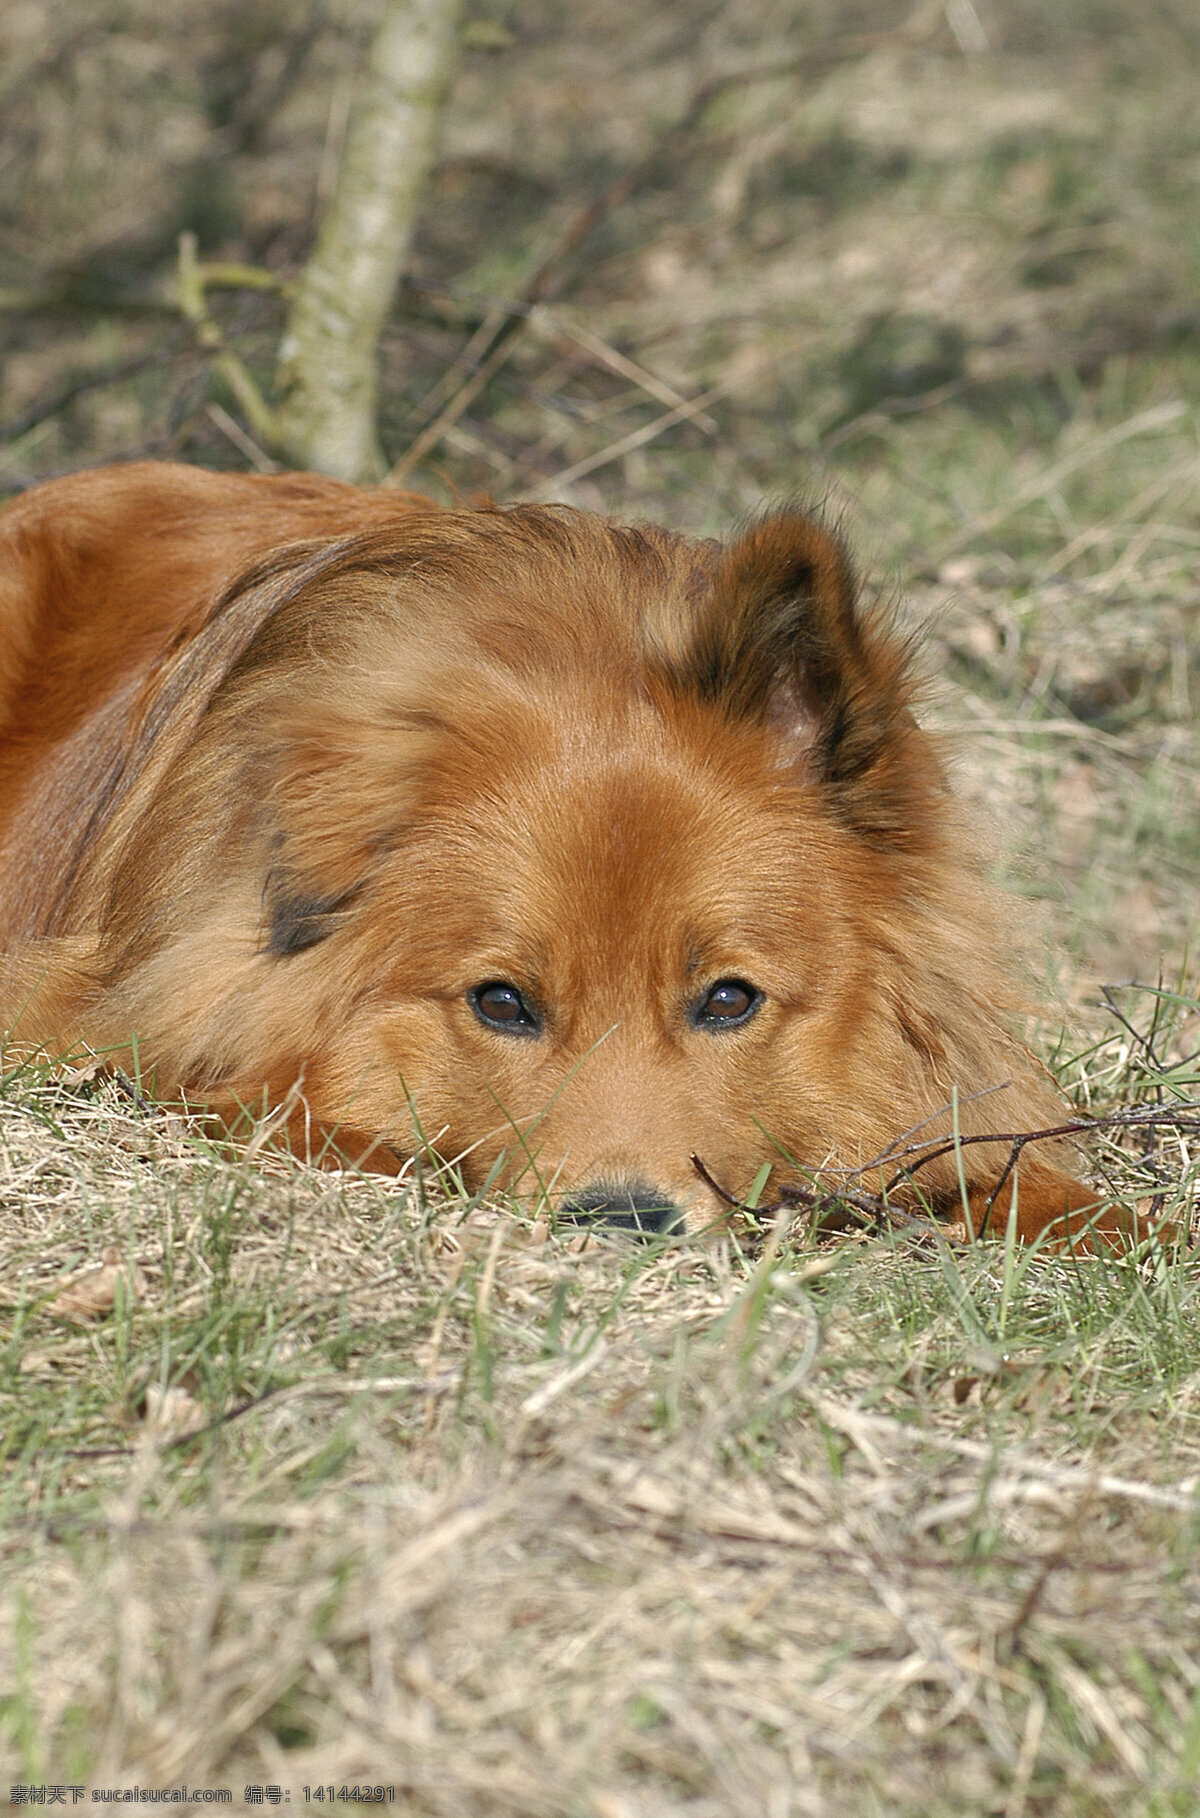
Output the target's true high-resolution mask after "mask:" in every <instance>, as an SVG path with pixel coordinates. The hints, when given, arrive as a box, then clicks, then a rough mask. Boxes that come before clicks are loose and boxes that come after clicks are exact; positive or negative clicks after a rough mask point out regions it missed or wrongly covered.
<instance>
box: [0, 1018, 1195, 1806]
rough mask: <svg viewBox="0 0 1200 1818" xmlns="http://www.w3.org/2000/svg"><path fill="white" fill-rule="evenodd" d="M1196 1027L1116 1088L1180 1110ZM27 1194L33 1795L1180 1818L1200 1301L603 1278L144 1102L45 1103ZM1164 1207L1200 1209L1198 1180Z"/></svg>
mask: <svg viewBox="0 0 1200 1818" xmlns="http://www.w3.org/2000/svg"><path fill="white" fill-rule="evenodd" d="M1179 1008H1180V1007H1179V1006H1175V1007H1174V1011H1173V1013H1172V1014H1170V1015H1169V1016H1164V1015H1163V1013H1162V1012H1160V1014H1159V1024H1160V1027H1159V1028H1158V1030H1157V1031H1156V1033H1155V1034H1154V1035H1153V1036H1152V1037H1151V1043H1150V1045H1151V1047H1152V1048H1153V1051H1154V1054H1155V1056H1156V1058H1157V1063H1158V1065H1157V1068H1151V1067H1150V1066H1149V1063H1148V1062H1147V1059H1146V1056H1147V1053H1148V1052H1149V1050H1148V1048H1147V1045H1146V1042H1145V1041H1144V1040H1143V1041H1142V1042H1140V1043H1138V1042H1132V1041H1130V1040H1129V1039H1128V1036H1126V1037H1125V1039H1124V1040H1122V1039H1120V1038H1118V1039H1116V1040H1114V1041H1112V1042H1110V1043H1109V1044H1108V1045H1107V1046H1106V1047H1105V1048H1102V1049H1097V1050H1096V1051H1095V1052H1093V1053H1092V1054H1091V1055H1089V1056H1087V1057H1085V1058H1083V1059H1082V1060H1081V1061H1080V1063H1079V1064H1078V1068H1077V1071H1078V1072H1079V1073H1080V1074H1081V1076H1082V1078H1083V1081H1084V1085H1083V1086H1082V1087H1081V1088H1080V1089H1081V1091H1082V1092H1083V1095H1084V1096H1085V1097H1089V1098H1090V1099H1091V1100H1092V1101H1093V1102H1094V1103H1099V1104H1104V1103H1108V1102H1110V1101H1111V1098H1112V1096H1113V1095H1114V1092H1115V1095H1116V1096H1118V1097H1119V1098H1120V1099H1121V1100H1122V1101H1124V1102H1128V1101H1129V1099H1130V1098H1136V1097H1138V1096H1146V1095H1147V1094H1148V1093H1151V1092H1153V1093H1155V1094H1156V1095H1157V1096H1159V1097H1161V1096H1162V1094H1163V1092H1164V1091H1166V1092H1167V1093H1168V1094H1171V1093H1173V1094H1174V1098H1175V1100H1176V1101H1177V1102H1178V1103H1180V1104H1184V1103H1186V1102H1187V1097H1188V1092H1189V1089H1190V1090H1191V1091H1192V1094H1193V1100H1194V1088H1195V1062H1194V1059H1193V1060H1192V1061H1191V1062H1190V1063H1189V1062H1188V1061H1187V1058H1186V1055H1187V1052H1188V1044H1189V1043H1191V1044H1193V1045H1194V1040H1195V1034H1196V1028H1197V1021H1198V1019H1197V1008H1196V1006H1194V1005H1193V1006H1190V1007H1189V1011H1188V1013H1189V1015H1190V1017H1191V1019H1192V1020H1191V1023H1190V1025H1185V1026H1184V1027H1183V1028H1182V1029H1181V1030H1180V1038H1181V1039H1180V1043H1179V1052H1180V1054H1181V1056H1182V1057H1183V1058H1182V1063H1181V1062H1180V1061H1177V1060H1176V1059H1175V1055H1176V1048H1175V1047H1173V1046H1172V1042H1173V1040H1174V1039H1175V1038H1174V1037H1173V1036H1172V1034H1171V1030H1172V1029H1174V1028H1177V1027H1179V1016H1178V1014H1177V1012H1178V1010H1179ZM1128 1009H1129V1011H1130V1013H1131V1016H1130V1020H1131V1022H1132V1021H1134V1018H1138V1019H1140V1020H1139V1021H1137V1022H1136V1023H1135V1027H1138V1028H1139V1029H1140V1030H1141V1032H1142V1034H1143V1036H1146V1035H1148V1034H1149V1028H1148V1023H1147V1006H1146V1005H1144V1004H1143V1005H1140V1006H1134V1005H1132V1004H1131V1005H1129V1006H1128ZM1168 1025H1169V1026H1168ZM1139 1057H1140V1062H1141V1065H1140V1066H1139V1065H1138V1064H1137V1061H1138V1058H1139ZM1172 1066H1173V1067H1174V1071H1173V1072H1172V1071H1171V1068H1172ZM1151 1074H1152V1075H1153V1078H1150V1077H1148V1076H1149V1075H1151ZM1164 1077H1165V1078H1166V1082H1167V1083H1166V1085H1165V1087H1164V1084H1163V1079H1164ZM1193 1153H1194V1139H1193ZM0 1157H2V1162H3V1170H4V1183H5V1184H4V1188H3V1194H4V1202H3V1203H4V1224H3V1232H4V1236H3V1247H2V1252H0V1280H2V1281H3V1283H4V1298H5V1300H6V1302H7V1312H6V1314H5V1318H4V1323H5V1327H6V1330H7V1343H6V1349H5V1353H4V1372H5V1376H4V1391H5V1395H6V1403H7V1419H6V1425H7V1431H6V1434H5V1440H4V1444H5V1450H6V1453H7V1456H8V1460H9V1478H8V1490H7V1492H6V1498H5V1518H6V1519H5V1536H6V1538H5V1541H4V1572H3V1583H4V1589H3V1597H2V1601H0V1662H2V1663H3V1664H2V1665H0V1735H2V1736H3V1737H4V1738H5V1742H4V1750H5V1756H6V1758H7V1760H8V1761H9V1763H10V1764H11V1765H10V1768H9V1773H10V1777H11V1778H13V1779H15V1780H18V1781H24V1782H30V1783H33V1784H40V1783H45V1782H47V1781H50V1782H54V1781H58V1782H63V1781H77V1782H79V1783H85V1782H86V1783H87V1784H91V1785H98V1786H109V1785H115V1784H134V1783H137V1784H142V1785H169V1784H177V1783H180V1782H186V1783H188V1784H191V1785H197V1786H218V1785H221V1786H230V1787H232V1788H233V1789H234V1791H235V1796H236V1798H237V1799H238V1800H239V1801H240V1800H241V1799H242V1798H243V1789H244V1788H245V1787H246V1786H247V1785H250V1786H254V1785H260V1786H261V1785H266V1784H276V1785H279V1786H282V1787H287V1788H290V1789H293V1792H294V1796H295V1798H296V1799H297V1800H299V1799H300V1798H301V1797H302V1794H301V1792H300V1789H301V1788H303V1787H304V1786H305V1785H309V1786H312V1785H316V1784H323V1785H325V1784H328V1783H331V1782H332V1783H335V1784H337V1785H341V1784H342V1783H346V1784H347V1785H352V1784H360V1785H361V1784H365V1783H368V1782H369V1783H372V1784H376V1783H382V1784H386V1785H388V1786H393V1787H395V1789H396V1798H397V1801H398V1802H399V1804H400V1805H401V1808H402V1809H404V1810H407V1811H411V1812H414V1813H431V1814H433V1813H438V1814H454V1815H457V1814H460V1813H463V1812H472V1813H476V1812H478V1813H481V1814H484V1813H513V1814H531V1813H547V1814H561V1813H576V1812H578V1813H580V1814H593V1813H594V1814H597V1818H609V1815H610V1814H626V1813H628V1814H640V1813H646V1814H650V1813H664V1812H672V1813H673V1812H679V1813H688V1814H693V1813H695V1814H700V1813H713V1814H718V1813H719V1814H722V1815H723V1814H727V1813H738V1814H740V1813H746V1814H750V1813H754V1814H759V1813H762V1812H769V1813H774V1812H779V1813H809V1812H813V1813H825V1812H829V1813H840V1812H844V1811H848V1810H853V1811H855V1812H864V1813H868V1812H874V1811H878V1812H894V1813H909V1812H911V1813H914V1814H916V1813H922V1814H926V1813H943V1812H944V1813H947V1814H948V1813H956V1812H962V1811H964V1810H971V1811H996V1812H1005V1813H1022V1812H1045V1811H1063V1812H1066V1811H1070V1812H1072V1813H1092V1812H1095V1813H1101V1812H1104V1813H1107V1812H1111V1811H1115V1810H1117V1809H1118V1808H1120V1809H1121V1810H1122V1811H1123V1812H1129V1813H1138V1814H1140V1813H1146V1814H1150V1813H1153V1814H1168V1813H1170V1814H1173V1813H1179V1814H1181V1815H1182V1814H1185V1813H1190V1812H1191V1811H1192V1810H1193V1809H1194V1805H1193V1803H1192V1800H1193V1795H1194V1781H1195V1774H1196V1771H1197V1767H1198V1765H1200V1655H1198V1654H1197V1651H1196V1635H1197V1632H1198V1631H1197V1626H1196V1625H1197V1614H1198V1609H1197V1605H1198V1601H1200V1576H1198V1575H1197V1570H1196V1564H1195V1560H1196V1553H1195V1542H1196V1510H1197V1506H1198V1501H1197V1497H1198V1489H1197V1486H1198V1485H1200V1395H1198V1392H1197V1391H1198V1386H1200V1371H1198V1370H1197V1356H1198V1355H1200V1347H1198V1343H1197V1339H1198V1333H1197V1313H1198V1308H1197V1290H1198V1288H1200V1277H1197V1274H1196V1270H1195V1265H1194V1264H1193V1263H1192V1262H1191V1261H1190V1260H1189V1259H1184V1260H1177V1261H1175V1262H1173V1263H1172V1262H1169V1261H1167V1260H1165V1259H1162V1258H1158V1259H1155V1258H1154V1257H1152V1256H1151V1257H1148V1258H1147V1259H1146V1260H1145V1261H1143V1262H1141V1263H1137V1262H1134V1261H1117V1260H1108V1259H1096V1260H1091V1261H1086V1262H1080V1263H1076V1264H1071V1265H1067V1264H1064V1263H1063V1262H1062V1261H1059V1260H1054V1259H1046V1258H1041V1257H1036V1256H1035V1257H1033V1258H1030V1257H1028V1256H1027V1255H1020V1254H1013V1253H1011V1252H1008V1251H1006V1250H1005V1248H1004V1246H1002V1245H995V1246H993V1245H989V1246H984V1247H983V1248H981V1249H978V1250H971V1249H962V1248H958V1249H955V1248H952V1247H950V1246H948V1245H946V1244H944V1243H938V1244H934V1245H933V1246H932V1247H930V1246H929V1244H928V1243H927V1242H926V1243H924V1244H918V1243H913V1242H907V1243H906V1242H902V1241H899V1240H885V1239H877V1240H872V1241H863V1242H854V1243H848V1242H842V1243H840V1244H825V1245H822V1246H817V1247H814V1246H813V1245H812V1244H811V1243H810V1242H809V1241H807V1240H806V1239H805V1238H804V1237H803V1234H802V1233H800V1232H796V1233H795V1234H793V1236H792V1237H790V1238H788V1239H786V1240H785V1242H784V1243H783V1244H782V1246H777V1244H776V1243H775V1242H772V1243H771V1244H768V1245H767V1246H766V1248H765V1249H764V1248H762V1246H761V1245H760V1244H758V1243H755V1242H752V1241H750V1239H749V1238H748V1237H747V1236H746V1234H743V1243H742V1244H739V1243H738V1241H737V1240H736V1238H735V1239H731V1240H730V1241H729V1242H727V1243H726V1244H724V1245H722V1246H720V1247H718V1248H715V1249H714V1248H692V1247H688V1246H679V1245H673V1246H668V1247H665V1248H659V1247H655V1246H653V1245H634V1244H631V1243H629V1242H627V1241H624V1240H617V1241H611V1242H598V1241H596V1240H595V1239H591V1240H588V1241H586V1242H583V1241H581V1240H580V1239H579V1238H578V1237H576V1238H574V1239H571V1240H569V1239H568V1238H566V1237H564V1236H563V1235H560V1234H555V1233H553V1232H549V1231H547V1229H546V1228H545V1226H544V1225H543V1224H541V1223H531V1222H530V1221H529V1220H527V1219H525V1220H522V1219H521V1218H519V1217H515V1216H514V1215H513V1214H512V1213H511V1212H510V1211H508V1210H506V1209H505V1208H503V1207H499V1206H478V1207H470V1206H466V1205H464V1204H463V1203H462V1202H461V1201H456V1200H454V1199H453V1198H450V1199H447V1198H446V1197H445V1196H444V1195H440V1194H437V1193H436V1192H435V1191H434V1190H433V1188H432V1187H431V1188H430V1189H429V1191H428V1192H427V1191H426V1190H425V1189H424V1188H423V1187H422V1184H421V1183H420V1182H419V1181H416V1180H413V1181H410V1182H408V1183H407V1184H401V1185H395V1184H392V1183H383V1182H372V1181H367V1180H362V1179H354V1178H352V1177H339V1176H335V1175H327V1174H314V1173H311V1172H309V1171H306V1170H304V1169H301V1168H296V1167H293V1166H292V1165H291V1164H290V1163H288V1162H287V1161H286V1160H285V1159H282V1158H281V1159H278V1160H272V1159H270V1158H267V1159H266V1160H265V1161H264V1162H263V1163H261V1165H260V1166H259V1167H257V1168H250V1167H247V1166H246V1165H245V1164H241V1163H237V1162H232V1161H229V1160H227V1159H224V1158H222V1157H221V1156H220V1155H219V1154H215V1153H213V1152H212V1151H211V1150H210V1149H209V1148H208V1147H207V1146H206V1145H205V1144H204V1143H203V1142H202V1141H200V1140H199V1139H198V1138H197V1137H195V1136H191V1135H189V1134H188V1132H187V1130H186V1128H185V1127H184V1126H183V1125H182V1124H180V1123H179V1121H178V1120H175V1119H172V1118H171V1117H169V1116H167V1115H165V1114H162V1113H157V1112H146V1111H144V1110H142V1109H140V1108H139V1107H137V1106H136V1105H134V1104H132V1103H131V1102H130V1100H129V1099H128V1097H127V1095H126V1094H125V1093H124V1092H123V1091H122V1090H121V1088H120V1087H119V1085H116V1084H114V1083H112V1082H102V1083H89V1082H86V1081H85V1082H82V1083H76V1084H74V1085H63V1084H61V1083H60V1084H55V1083H54V1082H53V1081H43V1080H40V1079H33V1078H30V1077H29V1076H27V1075H23V1076H19V1077H11V1078H10V1079H9V1082H8V1090H7V1092H6V1095H5V1098H4V1101H3V1107H2V1109H0ZM1114 1165H1115V1166H1116V1167H1117V1169H1118V1171H1119V1170H1120V1169H1121V1168H1124V1169H1125V1170H1126V1180H1127V1182H1129V1183H1134V1184H1135V1185H1134V1190H1137V1186H1138V1185H1140V1190H1141V1191H1143V1192H1144V1191H1145V1189H1146V1180H1147V1177H1146V1172H1145V1169H1146V1164H1145V1162H1144V1161H1138V1160H1137V1158H1136V1157H1133V1156H1122V1155H1117V1154H1115V1153H1114V1155H1113V1156H1111V1157H1110V1161H1109V1170H1110V1177H1111V1170H1112V1168H1113V1166H1114ZM1156 1166H1157V1172H1158V1181H1159V1185H1160V1187H1161V1190H1162V1191H1163V1192H1164V1194H1165V1197H1166V1204H1167V1205H1168V1206H1169V1207H1171V1208H1172V1209H1174V1210H1176V1211H1177V1212H1179V1213H1182V1214H1184V1215H1185V1216H1186V1214H1187V1211H1188V1209H1189V1208H1190V1207H1192V1206H1193V1205H1194V1202H1195V1194H1196V1187H1197V1181H1198V1178H1200V1177H1198V1175H1197V1165H1196V1162H1195V1160H1194V1159H1189V1152H1188V1149H1187V1147H1186V1144H1184V1143H1181V1142H1176V1143H1174V1144H1172V1143H1171V1142H1169V1141H1168V1142H1167V1143H1166V1144H1165V1145H1163V1147H1162V1149H1161V1151H1160V1153H1159V1156H1158V1159H1157V1164H1156ZM1119 1184H1120V1181H1119V1180H1118V1185H1119ZM779 1235H780V1234H778V1233H777V1234H776V1236H777V1237H778V1236H779ZM104 1254H107V1258H108V1263H109V1267H110V1270H111V1269H113V1268H114V1266H115V1267H116V1269H117V1272H118V1273H119V1274H120V1275H121V1276H122V1277H123V1281H122V1285H120V1286H117V1287H116V1288H115V1290H113V1289H112V1288H111V1287H110V1292H109V1295H108V1301H107V1305H108V1307H109V1311H108V1312H107V1313H106V1314H105V1315H102V1316H100V1317H97V1318H92V1319H86V1318H83V1317H82V1316H79V1315H76V1317H74V1318H72V1317H70V1312H71V1303H70V1301H68V1302H67V1303H66V1304H65V1305H64V1302H63V1301H62V1300H61V1299H56V1295H59V1294H61V1291H62V1288H63V1286H64V1284H71V1283H78V1281H79V1278H80V1276H81V1274H83V1275H85V1279H86V1271H87V1269H88V1267H89V1265H90V1266H91V1267H92V1268H93V1269H94V1268H96V1267H97V1265H99V1264H100V1260H101V1257H102V1255H104ZM93 1279H94V1278H93ZM130 1284H132V1285H130Z"/></svg>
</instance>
